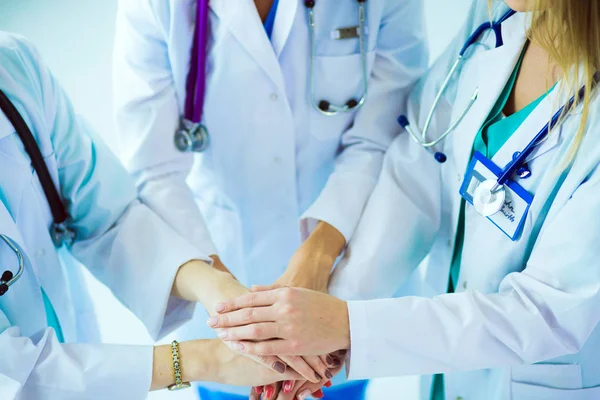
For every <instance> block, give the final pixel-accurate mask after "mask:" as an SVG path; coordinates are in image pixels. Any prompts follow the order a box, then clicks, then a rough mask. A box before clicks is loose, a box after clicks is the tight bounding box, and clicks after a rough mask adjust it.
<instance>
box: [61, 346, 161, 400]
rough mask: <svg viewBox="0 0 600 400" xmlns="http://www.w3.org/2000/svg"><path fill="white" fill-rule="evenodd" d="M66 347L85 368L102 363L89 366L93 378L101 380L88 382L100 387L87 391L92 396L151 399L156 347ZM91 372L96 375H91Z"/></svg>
mask: <svg viewBox="0 0 600 400" xmlns="http://www.w3.org/2000/svg"><path fill="white" fill-rule="evenodd" d="M63 346H64V350H65V352H66V353H68V354H73V355H75V354H77V359H78V360H79V361H80V362H82V363H84V364H85V363H87V362H90V361H92V360H96V361H97V360H102V362H101V363H97V362H92V363H90V365H87V367H89V369H90V375H93V376H96V377H97V378H98V380H97V381H95V382H94V381H90V382H89V384H90V385H94V384H95V383H96V384H98V387H96V388H94V387H88V390H87V392H88V393H89V394H92V393H96V394H98V393H102V396H100V397H102V398H105V399H132V400H136V399H139V400H141V399H145V398H146V397H148V392H149V390H150V386H151V385H152V369H153V363H154V347H153V346H134V345H127V346H125V345H105V344H103V345H88V344H66V345H63ZM88 360H89V361H88ZM92 364H93V365H92ZM92 369H93V370H95V371H94V372H92ZM57 397H60V396H57ZM83 397H85V396H82V398H83Z"/></svg>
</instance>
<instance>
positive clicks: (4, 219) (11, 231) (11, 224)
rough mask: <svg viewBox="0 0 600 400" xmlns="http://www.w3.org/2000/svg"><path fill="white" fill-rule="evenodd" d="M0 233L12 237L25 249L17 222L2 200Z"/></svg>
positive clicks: (0, 266)
mask: <svg viewBox="0 0 600 400" xmlns="http://www.w3.org/2000/svg"><path fill="white" fill-rule="evenodd" d="M0 233H2V234H4V235H5V236H7V237H9V238H10V239H12V240H13V241H14V242H15V243H16V244H17V245H18V246H19V247H20V248H21V249H23V250H25V242H24V241H23V237H22V236H21V233H20V232H19V229H18V228H17V224H16V223H15V221H14V220H13V218H12V216H11V215H10V213H9V212H8V210H7V209H6V206H5V205H4V202H0ZM2 267H4V269H6V266H4V265H0V268H2ZM2 271H4V270H2Z"/></svg>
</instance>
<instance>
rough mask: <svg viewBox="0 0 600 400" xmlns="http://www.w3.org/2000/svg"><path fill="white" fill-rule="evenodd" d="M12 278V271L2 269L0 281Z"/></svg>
mask: <svg viewBox="0 0 600 400" xmlns="http://www.w3.org/2000/svg"><path fill="white" fill-rule="evenodd" d="M12 278H13V273H12V272H10V271H4V273H3V274H2V278H0V281H2V282H8V281H10V280H11V279H12Z"/></svg>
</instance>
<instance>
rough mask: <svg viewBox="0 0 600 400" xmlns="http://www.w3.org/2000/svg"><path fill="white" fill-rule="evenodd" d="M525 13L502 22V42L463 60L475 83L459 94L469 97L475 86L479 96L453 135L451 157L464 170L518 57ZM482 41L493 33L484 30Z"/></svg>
mask: <svg viewBox="0 0 600 400" xmlns="http://www.w3.org/2000/svg"><path fill="white" fill-rule="evenodd" d="M526 17H527V15H526V14H522V13H518V14H516V15H514V16H513V17H511V18H509V19H508V20H507V21H506V22H505V23H504V24H502V34H503V40H504V45H503V46H500V47H498V48H492V49H491V50H487V51H485V52H483V53H479V54H477V55H474V56H473V60H471V61H466V62H467V63H473V65H474V66H475V69H474V73H476V74H477V77H476V87H474V85H469V84H466V85H464V87H465V88H464V89H463V90H468V91H469V96H461V97H464V98H466V97H470V94H471V93H473V91H474V90H475V88H477V89H478V97H477V100H476V101H475V103H474V104H473V107H472V109H471V110H470V111H469V112H468V113H467V115H466V116H465V118H464V120H463V122H462V123H461V124H460V125H459V126H458V127H457V128H456V134H455V135H454V149H455V151H454V154H455V157H454V161H455V163H456V167H457V170H458V171H465V170H466V167H467V164H468V162H469V160H470V156H471V152H472V149H473V141H474V140H475V136H476V135H477V132H478V131H479V129H480V128H481V126H482V125H483V123H484V122H485V120H486V118H487V117H488V116H489V113H490V111H491V110H492V108H493V107H494V105H495V104H496V101H497V100H498V97H499V96H500V94H501V93H502V90H504V87H505V86H506V82H507V81H508V79H509V77H510V75H511V74H512V72H513V71H514V68H515V65H516V64H517V61H518V60H519V57H520V55H521V52H522V50H523V46H524V45H525V42H526V39H527V38H526V26H525V18H526ZM485 42H486V44H488V45H490V43H493V42H495V36H494V35H493V33H491V32H490V33H488V34H487V36H486V40H485ZM491 45H492V46H493V44H491ZM465 67H466V66H465ZM469 70H471V68H469ZM468 79H469V77H463V78H462V82H463V83H468ZM457 107H458V109H459V110H462V108H463V107H464V104H458V105H457Z"/></svg>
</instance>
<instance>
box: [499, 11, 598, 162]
mask: <svg viewBox="0 0 600 400" xmlns="http://www.w3.org/2000/svg"><path fill="white" fill-rule="evenodd" d="M489 3H490V6H491V4H492V0H489ZM529 3H530V4H529V5H530V7H529V8H530V9H531V10H533V11H532V21H535V22H534V23H533V24H532V25H531V28H530V29H529V31H528V33H527V35H528V38H529V39H530V40H531V41H533V42H535V43H536V44H538V45H539V46H541V47H542V48H543V49H544V50H546V51H547V52H548V53H549V54H550V58H551V60H552V61H553V62H554V63H555V65H556V66H557V67H558V69H559V70H558V73H559V79H560V80H562V81H563V83H564V86H563V88H564V89H565V90H566V91H567V94H568V95H569V97H570V96H575V99H576V100H577V102H576V104H575V107H573V109H575V108H576V107H581V115H582V117H581V123H580V125H579V129H578V130H577V133H576V136H575V139H574V142H573V145H572V147H571V149H570V154H569V157H568V159H567V163H570V162H571V161H572V160H573V158H574V157H575V154H576V153H577V150H578V149H579V146H580V144H581V141H582V139H583V136H584V134H585V129H586V124H587V120H588V117H589V114H590V103H591V98H592V90H591V88H592V87H593V86H594V74H595V73H596V72H597V71H600V1H598V0H529ZM490 10H491V7H490ZM548 72H549V73H550V72H551V71H548ZM582 83H583V84H584V85H585V87H586V91H585V96H584V97H583V99H581V100H578V99H577V92H578V91H579V89H580V87H581V84H582ZM566 116H567V115H563V116H562V119H564V118H565V117H566Z"/></svg>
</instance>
